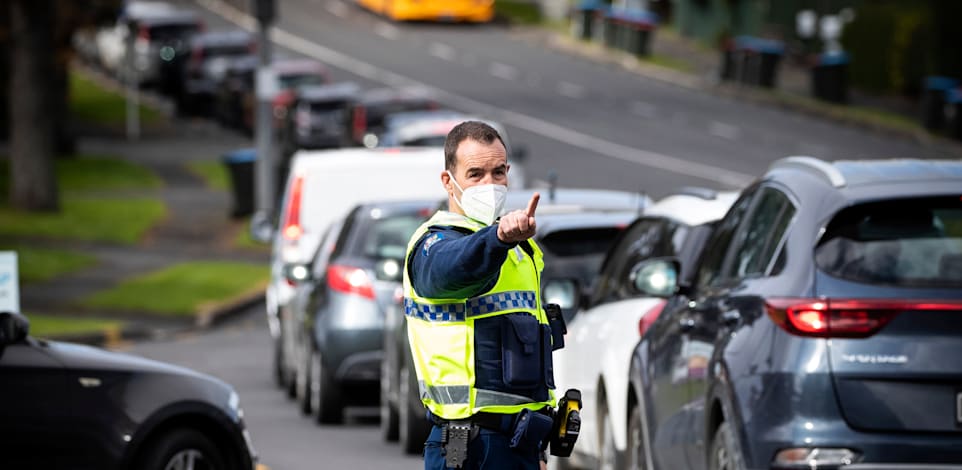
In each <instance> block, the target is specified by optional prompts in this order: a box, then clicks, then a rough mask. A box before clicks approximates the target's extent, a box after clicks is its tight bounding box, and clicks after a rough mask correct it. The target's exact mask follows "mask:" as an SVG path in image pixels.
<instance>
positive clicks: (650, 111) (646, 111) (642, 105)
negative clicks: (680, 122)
mask: <svg viewBox="0 0 962 470" xmlns="http://www.w3.org/2000/svg"><path fill="white" fill-rule="evenodd" d="M631 112H632V113H633V114H637V115H639V116H641V117H643V118H646V119H654V118H656V117H657V116H658V107H657V106H655V105H653V104H651V103H646V102H644V101H635V102H632V103H631Z"/></svg>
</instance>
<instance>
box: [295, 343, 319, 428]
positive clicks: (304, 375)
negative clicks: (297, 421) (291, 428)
mask: <svg viewBox="0 0 962 470" xmlns="http://www.w3.org/2000/svg"><path fill="white" fill-rule="evenodd" d="M313 356H314V354H312V355H310V356H308V357H307V359H306V361H305V362H306V364H303V365H301V367H300V368H299V369H298V370H299V371H300V372H299V373H298V374H297V403H298V405H300V409H301V413H303V414H304V416H310V415H311V413H312V412H313V411H314V403H313V401H314V399H313V396H312V394H311V387H312V383H311V378H312V376H313V374H315V373H317V372H316V371H315V370H314V358H313Z"/></svg>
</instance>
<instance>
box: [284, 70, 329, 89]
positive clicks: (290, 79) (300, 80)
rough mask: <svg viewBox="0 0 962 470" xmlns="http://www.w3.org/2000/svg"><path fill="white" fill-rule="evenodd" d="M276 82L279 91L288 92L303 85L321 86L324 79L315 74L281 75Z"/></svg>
mask: <svg viewBox="0 0 962 470" xmlns="http://www.w3.org/2000/svg"><path fill="white" fill-rule="evenodd" d="M278 82H279V83H280V87H281V89H284V90H290V89H294V88H297V87H300V86H305V85H323V84H324V77H323V76H321V75H317V74H313V73H311V74H299V75H282V76H281V77H280V78H279V79H278Z"/></svg>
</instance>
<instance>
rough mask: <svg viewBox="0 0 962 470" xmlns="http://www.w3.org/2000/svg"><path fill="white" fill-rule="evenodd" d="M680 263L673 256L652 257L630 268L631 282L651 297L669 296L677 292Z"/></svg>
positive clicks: (639, 290)
mask: <svg viewBox="0 0 962 470" xmlns="http://www.w3.org/2000/svg"><path fill="white" fill-rule="evenodd" d="M680 272H681V264H680V263H679V262H678V260H676V259H674V258H653V259H648V260H645V261H642V262H640V263H638V264H636V265H635V266H634V267H632V268H631V273H630V274H629V276H630V280H631V284H632V286H634V287H635V289H637V290H638V292H641V293H643V294H646V295H650V296H652V297H671V296H672V295H674V294H675V293H676V292H678V288H679V284H678V275H679V273H680Z"/></svg>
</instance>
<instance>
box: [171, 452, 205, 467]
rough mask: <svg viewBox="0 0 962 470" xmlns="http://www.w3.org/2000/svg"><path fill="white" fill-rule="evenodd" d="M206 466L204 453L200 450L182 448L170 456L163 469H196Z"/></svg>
mask: <svg viewBox="0 0 962 470" xmlns="http://www.w3.org/2000/svg"><path fill="white" fill-rule="evenodd" d="M198 464H200V465H198ZM206 467H207V465H206V462H205V460H204V454H203V453H201V451H199V450H197V449H184V450H182V451H180V452H177V453H176V454H174V455H173V456H171V457H170V460H168V461H167V465H165V466H164V470H197V469H200V468H206Z"/></svg>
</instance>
